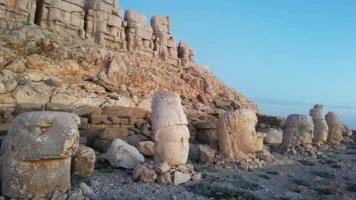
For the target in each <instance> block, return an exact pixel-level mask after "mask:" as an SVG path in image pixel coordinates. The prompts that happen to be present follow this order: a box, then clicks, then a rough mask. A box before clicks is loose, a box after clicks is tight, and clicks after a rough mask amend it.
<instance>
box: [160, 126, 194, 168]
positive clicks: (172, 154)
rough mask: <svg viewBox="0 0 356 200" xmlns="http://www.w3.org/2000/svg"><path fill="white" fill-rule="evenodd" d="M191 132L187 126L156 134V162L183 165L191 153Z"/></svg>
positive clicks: (163, 129)
mask: <svg viewBox="0 0 356 200" xmlns="http://www.w3.org/2000/svg"><path fill="white" fill-rule="evenodd" d="M189 137H190V134H189V130H188V127H187V126H185V125H178V126H169V127H164V128H161V129H158V130H156V131H155V132H154V141H155V154H154V160H155V162H157V163H159V162H164V161H167V163H168V164H169V165H183V164H185V163H186V162H187V159H188V153H189Z"/></svg>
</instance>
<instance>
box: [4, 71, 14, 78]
mask: <svg viewBox="0 0 356 200" xmlns="http://www.w3.org/2000/svg"><path fill="white" fill-rule="evenodd" d="M1 74H2V75H3V76H4V78H6V79H8V78H12V77H14V73H13V72H12V71H10V70H7V69H3V70H1Z"/></svg>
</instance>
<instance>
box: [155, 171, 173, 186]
mask: <svg viewBox="0 0 356 200" xmlns="http://www.w3.org/2000/svg"><path fill="white" fill-rule="evenodd" d="M157 183H158V184H160V185H171V184H172V177H171V173H169V172H166V173H164V174H162V175H159V176H158V178H157Z"/></svg>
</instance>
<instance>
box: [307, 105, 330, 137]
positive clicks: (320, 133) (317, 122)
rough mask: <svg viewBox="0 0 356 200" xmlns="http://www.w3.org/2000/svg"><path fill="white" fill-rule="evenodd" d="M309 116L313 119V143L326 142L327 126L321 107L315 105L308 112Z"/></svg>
mask: <svg viewBox="0 0 356 200" xmlns="http://www.w3.org/2000/svg"><path fill="white" fill-rule="evenodd" d="M309 115H310V116H311V117H312V118H313V122H314V138H313V141H314V142H326V140H327V138H328V132H329V129H328V125H327V123H326V120H325V116H324V111H323V106H322V105H315V106H314V108H313V109H311V110H310V112H309Z"/></svg>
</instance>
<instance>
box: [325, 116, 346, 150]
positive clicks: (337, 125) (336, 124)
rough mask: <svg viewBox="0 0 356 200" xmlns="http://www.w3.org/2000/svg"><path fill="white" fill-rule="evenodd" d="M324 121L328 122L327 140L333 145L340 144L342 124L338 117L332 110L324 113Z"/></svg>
mask: <svg viewBox="0 0 356 200" xmlns="http://www.w3.org/2000/svg"><path fill="white" fill-rule="evenodd" d="M325 120H326V123H327V124H328V128H329V133H328V139H327V142H328V143H330V144H333V145H337V144H340V142H341V140H342V130H343V125H342V123H341V121H340V119H339V117H338V116H337V115H336V113H334V112H329V113H328V114H327V115H325Z"/></svg>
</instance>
